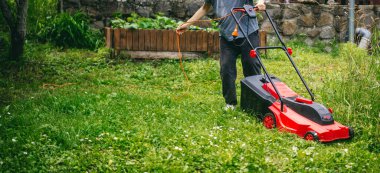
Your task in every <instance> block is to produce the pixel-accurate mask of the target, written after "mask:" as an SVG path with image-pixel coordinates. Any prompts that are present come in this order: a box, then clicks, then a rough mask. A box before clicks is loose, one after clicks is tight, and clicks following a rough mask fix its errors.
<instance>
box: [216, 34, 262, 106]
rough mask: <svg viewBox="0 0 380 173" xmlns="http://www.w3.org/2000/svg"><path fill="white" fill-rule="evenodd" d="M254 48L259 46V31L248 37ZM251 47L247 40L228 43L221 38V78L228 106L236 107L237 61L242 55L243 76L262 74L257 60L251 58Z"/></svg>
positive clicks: (240, 39)
mask: <svg viewBox="0 0 380 173" xmlns="http://www.w3.org/2000/svg"><path fill="white" fill-rule="evenodd" d="M248 38H249V40H250V41H251V43H252V45H253V46H254V47H258V46H259V40H260V39H259V34H258V31H256V32H253V33H252V34H250V35H249V36H248ZM251 50H252V49H251V47H250V45H249V43H248V41H245V38H238V39H236V40H234V41H227V40H226V39H225V38H223V37H220V77H221V79H222V89H223V97H224V99H225V101H226V104H231V105H236V104H237V98H236V86H235V80H236V59H237V57H238V55H239V54H241V62H242V66H243V74H244V76H245V77H247V76H252V75H258V74H261V66H260V64H259V62H258V60H257V58H251V57H250V56H249V52H250V51H251Z"/></svg>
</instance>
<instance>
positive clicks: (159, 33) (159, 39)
mask: <svg viewBox="0 0 380 173" xmlns="http://www.w3.org/2000/svg"><path fill="white" fill-rule="evenodd" d="M156 34H157V40H156V45H157V49H156V50H157V51H162V30H157V31H156Z"/></svg>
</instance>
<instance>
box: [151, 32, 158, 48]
mask: <svg viewBox="0 0 380 173" xmlns="http://www.w3.org/2000/svg"><path fill="white" fill-rule="evenodd" d="M149 32H150V50H152V51H155V50H157V30H150V31H149Z"/></svg>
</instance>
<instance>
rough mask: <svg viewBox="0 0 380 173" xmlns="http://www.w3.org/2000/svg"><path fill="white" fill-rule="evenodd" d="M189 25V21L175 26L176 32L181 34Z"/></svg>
mask: <svg viewBox="0 0 380 173" xmlns="http://www.w3.org/2000/svg"><path fill="white" fill-rule="evenodd" d="M189 26H190V23H184V24H182V25H179V26H178V27H177V29H176V31H177V33H178V34H180V35H181V34H183V33H184V32H186V31H187V29H188V28H189Z"/></svg>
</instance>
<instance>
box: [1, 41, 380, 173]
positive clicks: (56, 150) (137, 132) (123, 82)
mask: <svg viewBox="0 0 380 173" xmlns="http://www.w3.org/2000/svg"><path fill="white" fill-rule="evenodd" d="M293 46H295V47H293V49H294V52H295V53H294V58H295V61H296V63H297V65H298V66H299V68H300V70H301V72H302V73H303V75H304V77H305V79H306V81H307V82H308V84H309V85H310V87H311V88H312V90H313V91H314V93H315V95H316V100H317V101H318V102H320V103H323V104H324V105H326V106H327V107H331V108H333V109H334V116H335V117H334V118H335V120H337V121H338V122H340V123H342V124H344V125H348V126H352V127H353V128H354V129H355V132H356V134H355V137H354V139H353V140H351V141H341V142H336V143H330V144H321V143H316V142H309V141H305V140H303V139H301V138H299V137H297V136H296V135H294V134H289V133H283V132H278V131H277V130H267V129H265V128H264V127H263V125H262V124H261V122H260V121H259V120H258V119H257V118H255V116H253V115H249V114H247V113H245V112H243V111H241V110H240V109H239V107H238V109H237V110H236V111H228V112H226V111H223V109H222V108H223V107H224V101H223V98H222V95H221V81H220V78H219V62H218V61H217V60H213V59H211V58H209V59H200V60H186V61H185V62H184V66H185V70H186V72H187V74H188V76H189V81H186V80H185V78H184V77H183V74H182V72H181V70H180V68H179V63H178V61H176V60H161V61H132V60H125V61H123V62H119V63H115V62H113V63H106V62H105V60H104V56H105V55H106V54H107V52H106V51H104V50H100V51H99V52H97V53H95V52H90V51H85V50H66V51H60V50H57V49H55V48H52V47H50V46H47V45H33V44H29V45H28V47H27V49H28V51H27V52H26V57H28V58H27V61H26V62H25V63H24V64H22V65H17V66H16V65H14V64H11V63H2V64H1V72H2V73H1V74H0V172H197V171H199V172H380V166H379V165H380V158H379V156H380V144H379V142H380V96H379V95H380V94H379V93H380V84H379V82H380V70H379V69H380V67H379V66H380V62H379V61H380V60H379V57H374V56H367V55H366V53H365V52H363V51H361V50H359V49H356V48H355V47H354V46H352V45H339V49H338V50H339V51H337V52H336V53H335V54H334V55H332V54H327V53H315V51H313V50H311V49H309V48H306V47H303V46H300V45H297V44H295V45H293ZM269 55H270V58H266V59H264V63H265V64H266V66H267V68H268V70H269V71H271V72H272V73H273V74H275V75H276V76H278V77H279V78H280V79H282V80H283V81H285V82H286V83H287V84H289V85H290V86H291V88H293V89H294V90H296V91H297V92H299V93H304V94H303V95H304V96H307V95H306V92H305V91H304V89H303V87H302V85H301V83H300V81H299V80H298V78H297V76H296V73H295V72H294V71H293V70H292V68H291V66H290V63H289V62H288V61H287V59H286V58H285V57H284V56H280V53H279V52H270V54H269ZM238 67H239V72H238V74H239V76H238V81H237V84H238V93H239V94H240V86H239V85H240V84H239V83H238V82H239V80H240V79H242V78H243V76H242V70H241V65H240V62H239V65H238Z"/></svg>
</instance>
